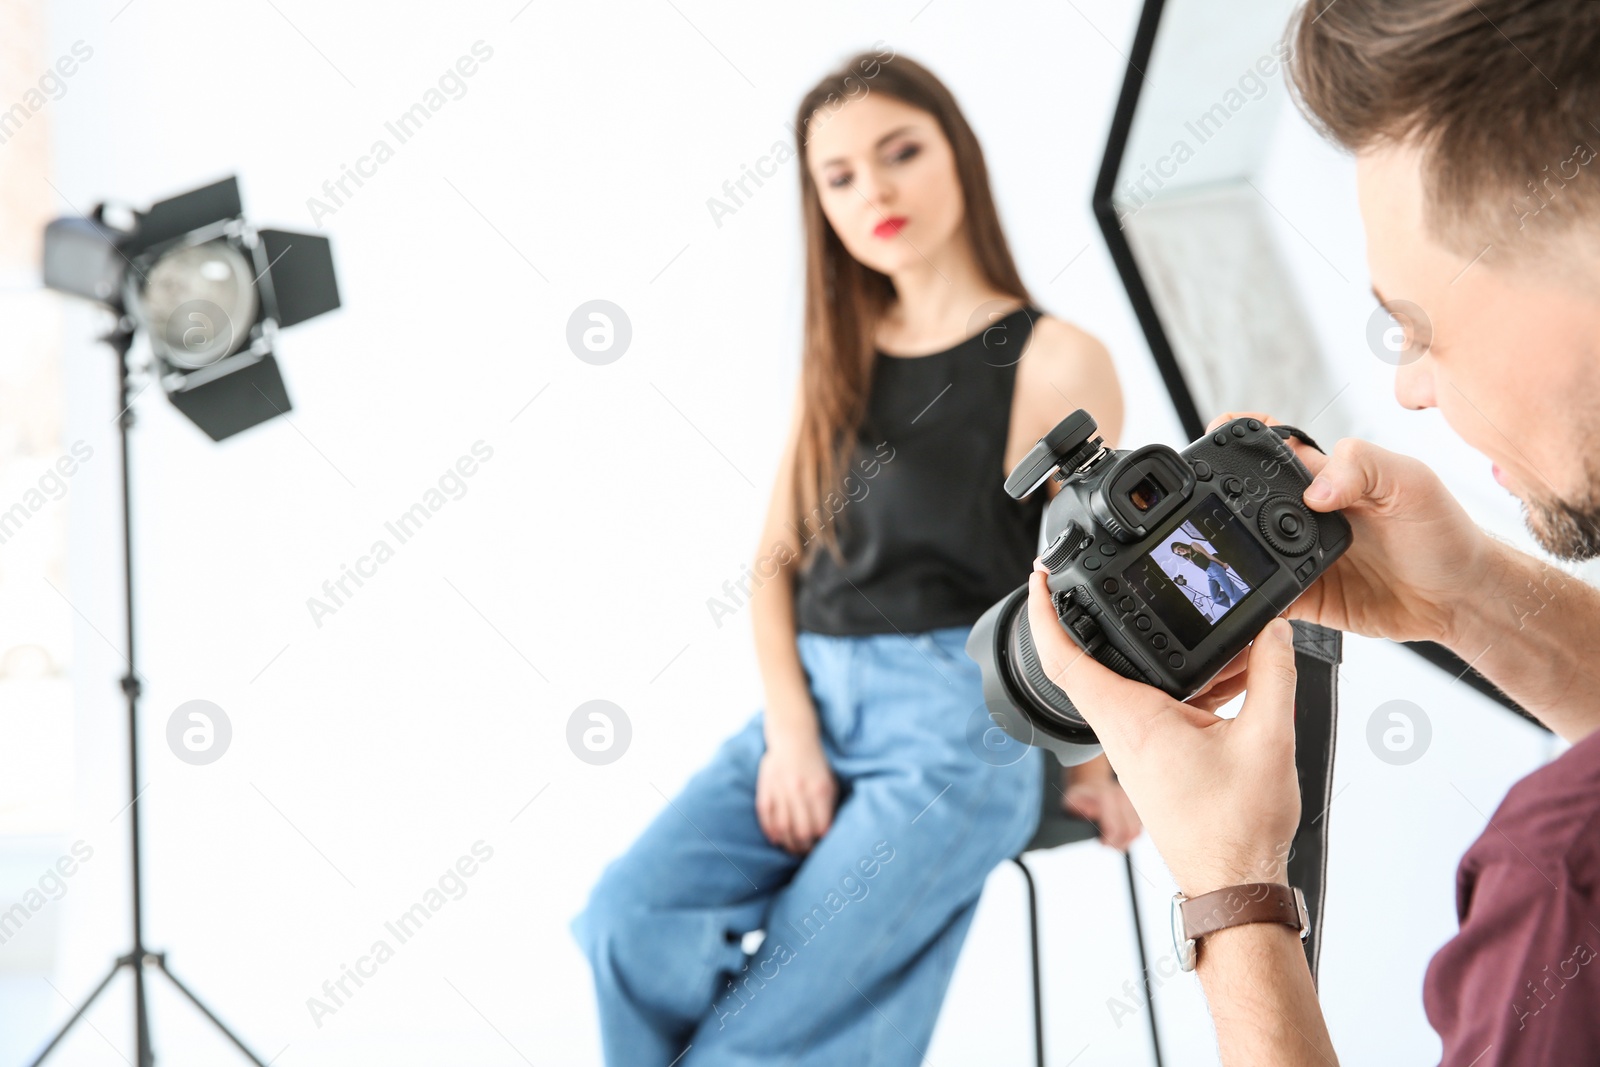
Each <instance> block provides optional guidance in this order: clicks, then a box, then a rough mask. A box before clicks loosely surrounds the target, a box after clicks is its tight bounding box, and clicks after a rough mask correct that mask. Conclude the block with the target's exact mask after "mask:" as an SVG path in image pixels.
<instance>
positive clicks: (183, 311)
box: [31, 178, 339, 1067]
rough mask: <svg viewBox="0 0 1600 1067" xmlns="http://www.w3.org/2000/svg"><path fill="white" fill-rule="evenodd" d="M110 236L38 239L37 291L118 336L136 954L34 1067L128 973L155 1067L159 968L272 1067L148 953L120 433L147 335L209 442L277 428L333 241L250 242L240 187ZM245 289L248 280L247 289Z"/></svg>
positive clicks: (273, 238) (322, 296)
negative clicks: (286, 372) (277, 346)
mask: <svg viewBox="0 0 1600 1067" xmlns="http://www.w3.org/2000/svg"><path fill="white" fill-rule="evenodd" d="M122 214H123V215H124V216H125V217H124V218H123V219H122V220H121V224H120V225H113V224H112V220H111V217H110V216H109V215H108V213H107V212H106V205H104V204H102V205H100V207H98V208H96V209H95V212H94V214H93V215H92V216H90V217H86V218H64V219H57V220H55V221H54V222H52V223H50V224H49V226H47V227H46V229H45V239H44V270H43V273H44V282H45V285H46V286H47V287H49V288H51V289H56V290H58V291H61V292H65V293H70V294H73V295H75V296H81V297H85V298H87V299H89V300H93V301H95V302H96V303H99V304H101V305H103V306H106V307H108V308H110V309H111V310H112V311H113V312H114V313H115V315H116V325H115V326H114V327H113V328H112V330H111V332H110V333H108V334H106V335H105V336H104V337H102V338H101V340H102V341H104V342H105V343H106V344H107V345H108V346H109V347H110V348H111V351H112V354H113V355H114V356H115V357H116V366H117V381H118V391H117V397H118V411H119V414H118V415H117V433H118V438H119V443H120V446H121V449H122V567H123V604H124V607H125V609H126V614H125V620H124V621H125V624H126V626H127V640H128V653H127V666H128V673H127V674H125V675H123V677H122V681H121V685H122V693H123V696H124V697H125V698H126V700H127V705H128V796H129V800H128V812H129V813H128V820H129V823H128V825H129V835H130V836H129V841H130V844H131V846H132V849H131V852H132V857H131V858H132V862H131V865H130V867H131V870H130V873H131V879H132V888H133V947H132V948H131V949H130V950H129V951H128V952H127V953H126V954H124V955H122V956H118V957H117V959H116V961H115V962H114V963H113V964H112V966H111V970H110V972H109V973H108V974H107V975H106V976H105V977H104V978H103V979H101V980H100V984H99V985H97V986H95V987H94V991H93V992H91V993H90V994H89V996H88V998H87V999H86V1000H84V1002H83V1003H82V1004H81V1005H79V1006H78V1008H77V1009H76V1010H75V1011H74V1012H73V1013H72V1015H71V1017H70V1018H68V1019H67V1021H66V1022H65V1023H63V1024H62V1025H61V1028H60V1029H59V1030H57V1031H56V1032H55V1035H54V1036H52V1037H51V1038H50V1042H49V1044H47V1045H45V1047H44V1048H43V1049H42V1050H41V1051H40V1053H39V1054H38V1056H36V1057H35V1058H34V1059H33V1061H32V1065H31V1067H38V1065H39V1064H41V1063H43V1062H44V1061H45V1060H46V1059H47V1058H48V1057H49V1055H50V1053H51V1052H53V1051H54V1050H55V1048H56V1046H57V1045H59V1044H60V1043H61V1040H62V1039H63V1038H64V1037H66V1036H67V1033H68V1032H69V1031H70V1030H71V1029H72V1027H73V1026H74V1025H75V1024H76V1023H77V1021H78V1020H79V1019H81V1018H83V1016H84V1013H86V1012H87V1011H88V1010H89V1006H90V1005H91V1004H93V1003H94V1002H95V1000H96V999H98V998H99V996H100V994H101V993H103V992H105V989H106V987H107V986H108V985H110V984H111V980H112V979H113V978H115V977H116V976H117V974H118V972H120V971H121V970H122V969H123V968H124V967H126V968H128V969H129V970H131V971H132V972H133V999H134V1026H135V1044H136V1046H137V1059H136V1062H135V1064H134V1067H154V1064H155V1054H154V1052H153V1051H152V1050H151V1047H150V1016H149V1007H148V1004H147V1000H146V997H145V972H146V969H147V968H152V967H153V968H155V969H156V970H157V971H159V972H160V973H161V974H163V975H165V976H166V978H167V980H168V981H170V982H171V983H172V984H173V985H174V986H176V987H177V989H178V992H180V993H182V994H183V995H184V996H185V997H187V998H188V999H189V1002H190V1003H191V1004H193V1005H194V1006H195V1007H196V1008H198V1009H199V1010H200V1014H202V1015H204V1016H205V1017H206V1019H208V1020H209V1021H210V1022H211V1024H212V1025H213V1026H215V1027H216V1028H217V1029H218V1030H220V1031H222V1034H223V1036H225V1037H227V1039H228V1040H229V1041H231V1042H233V1044H234V1046H235V1047H236V1048H238V1050H239V1051H240V1052H242V1053H244V1055H245V1057H246V1058H247V1059H248V1060H249V1061H250V1062H251V1063H253V1064H255V1065H256V1067H267V1065H266V1064H265V1063H264V1062H263V1061H262V1059H261V1058H260V1057H259V1056H257V1055H256V1054H255V1053H254V1052H252V1051H251V1050H250V1048H249V1046H247V1045H246V1044H245V1043H244V1042H243V1041H242V1040H240V1038H239V1036H238V1035H237V1034H235V1033H234V1032H233V1031H232V1030H230V1029H229V1028H228V1026H227V1024H225V1023H224V1022H223V1021H222V1020H221V1019H219V1018H217V1016H216V1014H215V1013H214V1012H213V1011H212V1010H211V1009H210V1008H208V1007H207V1006H206V1005H205V1003H204V1002H203V1001H202V1000H201V999H200V998H199V997H197V996H196V995H195V994H194V991H193V990H191V989H190V988H189V987H188V986H186V985H184V984H183V982H181V981H180V980H179V979H178V976H177V975H175V974H173V973H172V972H171V971H170V970H168V969H167V958H166V954H165V953H162V952H155V951H152V950H151V949H149V948H147V947H146V946H145V943H144V898H143V893H142V883H141V874H142V872H141V863H140V859H141V842H140V838H139V797H140V794H141V792H142V790H141V789H140V787H139V696H140V692H141V688H142V683H141V682H140V679H139V672H138V670H137V669H136V668H135V666H134V664H135V659H134V651H135V648H136V644H135V641H134V610H133V507H132V497H131V481H132V479H131V478H130V464H129V457H128V438H129V433H128V431H129V430H130V429H131V428H132V426H133V423H134V413H133V401H134V394H133V390H132V389H131V387H130V379H131V378H132V375H133V368H132V367H131V366H130V364H129V360H128V353H129V351H130V349H131V348H132V346H133V340H134V336H135V335H136V334H137V333H138V332H140V331H141V330H142V331H143V332H144V333H145V334H146V336H147V338H148V339H149V341H150V345H151V355H152V361H151V366H150V368H149V373H150V374H151V375H152V376H153V377H154V380H156V381H158V382H159V383H160V384H161V386H162V389H163V391H165V392H166V393H167V397H168V399H169V400H171V401H172V404H173V406H174V407H176V408H177V409H178V410H179V411H181V412H182V413H183V414H184V415H185V416H186V417H188V418H189V420H190V421H192V422H193V423H194V424H195V425H196V426H198V427H199V428H200V429H201V430H203V431H204V432H205V433H206V435H207V436H208V437H210V438H211V439H212V440H213V441H220V440H223V439H225V438H228V437H231V436H233V435H234V434H237V433H240V432H242V431H244V430H246V429H249V428H250V427H252V426H255V425H258V424H260V423H262V422H265V421H267V420H269V419H272V418H275V417H276V416H279V415H282V414H284V413H285V412H286V411H288V410H289V408H290V403H289V397H288V393H287V392H286V391H285V389H284V384H283V378H282V376H281V375H280V373H279V371H278V365H277V361H276V359H275V358H274V356H273V352H272V348H273V341H274V339H275V338H276V336H277V333H278V331H279V330H280V329H281V328H283V327H288V326H293V325H295V324H296V323H299V322H303V321H305V320H306V319H309V318H313V317H315V316H318V315H321V314H324V313H326V312H328V311H332V310H333V309H335V308H337V307H338V306H339V292H338V286H337V284H336V282H335V279H334V272H333V258H332V253H331V252H330V250H329V244H328V239H327V238H325V237H322V236H320V235H317V234H305V233H291V232H288V231H284V230H256V229H254V228H252V227H250V226H249V225H248V224H247V223H246V222H245V220H244V215H243V208H242V206H241V204H240V200H239V188H238V183H237V181H235V179H233V178H225V179H223V180H222V181H219V182H214V183H213V184H211V185H208V186H205V187H203V188H200V189H195V190H192V191H191V192H188V193H184V194H182V195H180V196H176V197H172V198H170V199H168V200H163V201H160V202H158V203H156V204H153V205H152V206H151V207H150V209H149V210H148V211H144V212H137V211H127V212H123V213H122ZM252 275H254V276H253V277H252Z"/></svg>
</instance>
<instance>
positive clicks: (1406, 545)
mask: <svg viewBox="0 0 1600 1067" xmlns="http://www.w3.org/2000/svg"><path fill="white" fill-rule="evenodd" d="M1245 414H1246V413H1244V412H1237V413H1230V414H1227V415H1223V416H1221V417H1220V418H1218V419H1216V420H1214V421H1213V422H1212V424H1211V425H1212V426H1220V425H1222V424H1223V423H1226V422H1228V421H1230V420H1232V419H1236V418H1242V417H1244V416H1245ZM1251 417H1254V418H1258V419H1260V420H1261V421H1262V422H1265V423H1266V424H1267V425H1269V426H1273V425H1277V424H1278V420H1276V419H1273V418H1271V417H1269V416H1267V415H1262V414H1254V413H1252V414H1251ZM1289 445H1290V447H1292V448H1293V449H1294V453H1295V455H1296V456H1298V457H1299V459H1300V461H1301V462H1302V463H1304V464H1305V465H1306V469H1308V470H1309V471H1311V473H1312V474H1313V475H1316V477H1315V479H1314V480H1313V481H1312V483H1311V485H1310V487H1309V488H1307V489H1306V492H1305V496H1304V500H1305V504H1306V506H1307V507H1308V508H1310V509H1311V510H1312V511H1322V512H1327V511H1335V510H1342V511H1343V512H1344V517H1345V518H1346V519H1348V520H1349V522H1350V528H1351V531H1352V533H1353V539H1352V543H1351V546H1350V549H1349V551H1347V552H1346V553H1345V554H1344V555H1343V556H1342V557H1340V558H1339V560H1338V561H1337V562H1336V563H1334V565H1333V566H1332V567H1331V568H1329V570H1328V572H1327V573H1326V574H1324V575H1323V576H1322V578H1321V579H1320V580H1319V581H1317V582H1316V583H1315V584H1314V585H1312V587H1311V588H1310V589H1308V590H1307V591H1306V593H1305V595H1304V596H1302V597H1301V598H1300V599H1299V600H1297V601H1295V602H1294V604H1293V605H1292V606H1291V607H1290V608H1289V616H1290V618H1295V619H1306V620H1308V621H1311V622H1316V623H1320V624H1321V625H1323V626H1331V627H1333V628H1334V629H1336V630H1348V631H1350V632H1352V633H1358V634H1363V635H1365V636H1367V637H1387V638H1389V639H1391V640H1394V641H1438V642H1440V643H1442V644H1449V643H1450V642H1451V640H1452V638H1453V637H1454V636H1455V634H1456V629H1457V625H1458V618H1457V616H1458V614H1459V611H1460V609H1461V607H1462V604H1463V601H1464V600H1465V599H1466V593H1467V590H1468V589H1469V588H1471V587H1472V586H1473V585H1475V584H1476V582H1477V578H1476V577H1474V576H1476V575H1481V574H1482V573H1483V571H1484V569H1485V568H1486V567H1487V565H1488V561H1489V559H1490V557H1491V556H1492V555H1493V554H1494V548H1495V543H1494V542H1493V541H1492V540H1491V539H1490V538H1489V536H1488V535H1487V534H1485V533H1484V532H1483V531H1482V530H1481V529H1479V528H1478V526H1477V524H1476V523H1474V522H1473V521H1472V518H1471V516H1469V515H1468V514H1467V512H1466V509H1464V508H1463V507H1462V506H1461V505H1460V503H1458V502H1457V501H1456V498H1455V497H1453V496H1451V495H1450V491H1449V490H1448V489H1446V488H1445V486H1444V483H1443V482H1442V481H1440V480H1439V476H1438V475H1437V474H1435V473H1434V472H1433V471H1432V470H1431V469H1430V468H1429V467H1428V466H1427V465H1426V464H1425V463H1423V462H1422V461H1421V460H1417V459H1413V458H1412V457H1410V456H1402V455H1400V454H1399V453H1396V452H1390V451H1388V450H1387V449H1383V448H1379V447H1378V446H1377V445H1374V444H1371V443H1370V442H1367V441H1361V440H1358V439H1356V438H1345V439H1344V440H1341V441H1340V442H1339V443H1338V444H1337V445H1335V446H1334V448H1333V451H1332V452H1331V453H1330V454H1328V455H1324V454H1322V453H1321V452H1318V451H1317V450H1316V449H1314V448H1311V447H1310V446H1309V445H1306V444H1304V443H1303V442H1301V441H1299V440H1296V439H1294V438H1291V439H1290V440H1289Z"/></svg>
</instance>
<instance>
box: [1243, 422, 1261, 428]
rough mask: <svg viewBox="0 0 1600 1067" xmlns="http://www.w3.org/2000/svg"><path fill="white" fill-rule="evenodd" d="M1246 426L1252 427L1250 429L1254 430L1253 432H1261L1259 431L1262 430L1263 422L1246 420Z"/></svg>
mask: <svg viewBox="0 0 1600 1067" xmlns="http://www.w3.org/2000/svg"><path fill="white" fill-rule="evenodd" d="M1245 425H1246V426H1248V427H1250V429H1252V430H1259V429H1261V420H1260V419H1246V420H1245Z"/></svg>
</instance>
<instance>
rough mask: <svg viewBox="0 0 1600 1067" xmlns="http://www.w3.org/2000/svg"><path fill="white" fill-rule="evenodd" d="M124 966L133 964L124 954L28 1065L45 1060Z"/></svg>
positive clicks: (37, 1064)
mask: <svg viewBox="0 0 1600 1067" xmlns="http://www.w3.org/2000/svg"><path fill="white" fill-rule="evenodd" d="M125 966H127V967H133V966H134V964H133V957H132V956H124V957H122V958H121V959H120V960H118V961H117V962H116V963H113V964H112V965H111V970H110V972H109V973H107V974H106V976H105V977H104V978H102V979H100V984H99V985H97V986H95V987H94V992H93V993H90V994H89V996H88V997H87V998H86V999H85V1000H84V1002H83V1003H82V1004H80V1005H79V1006H78V1010H77V1011H75V1012H73V1013H72V1018H70V1019H68V1020H67V1021H66V1022H64V1023H62V1024H61V1029H59V1030H57V1031H56V1033H55V1036H54V1037H52V1038H51V1039H50V1043H49V1044H48V1045H46V1046H45V1047H44V1049H43V1050H42V1051H40V1053H39V1054H38V1055H37V1056H35V1057H34V1058H33V1062H31V1063H29V1064H28V1067H39V1064H41V1063H43V1062H44V1061H45V1057H47V1056H49V1055H50V1050H51V1049H53V1048H55V1047H56V1046H57V1045H59V1044H61V1039H62V1038H64V1037H66V1036H67V1031H68V1030H71V1029H72V1024H73V1023H76V1022H77V1021H78V1020H79V1019H81V1018H83V1013H84V1012H86V1011H88V1010H89V1005H91V1004H93V1003H94V1002H95V998H96V997H98V996H99V995H100V994H101V993H104V992H105V989H106V986H108V985H110V984H111V979H113V978H115V977H116V976H117V972H118V971H120V970H122V968H123V967H125ZM134 970H135V973H137V971H138V968H137V967H134Z"/></svg>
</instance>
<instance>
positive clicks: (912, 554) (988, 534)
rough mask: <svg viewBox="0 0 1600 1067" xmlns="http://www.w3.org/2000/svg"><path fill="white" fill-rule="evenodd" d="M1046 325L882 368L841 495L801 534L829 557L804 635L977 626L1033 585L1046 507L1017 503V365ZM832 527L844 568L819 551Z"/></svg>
mask: <svg viewBox="0 0 1600 1067" xmlns="http://www.w3.org/2000/svg"><path fill="white" fill-rule="evenodd" d="M1039 314H1040V313H1039V311H1038V310H1037V309H1035V308H1032V307H1022V308H1018V309H1017V310H1016V311H1014V312H1012V313H1011V314H1010V315H1007V316H1005V317H1004V318H1003V319H1000V320H999V321H998V322H996V323H995V324H994V325H993V326H990V327H989V328H988V329H986V330H985V331H984V332H983V333H981V334H978V335H977V336H974V337H969V338H967V339H966V340H965V341H962V342H961V343H960V344H958V345H956V346H955V347H954V348H949V349H946V350H945V351H943V352H935V353H933V354H931V355H926V356H914V357H904V356H890V355H887V354H885V353H883V352H881V351H880V352H878V353H877V354H876V357H875V359H876V362H875V364H874V367H873V375H872V387H871V392H870V395H869V397H868V402H867V413H866V416H865V417H864V419H863V420H862V424H861V427H860V433H859V437H858V440H857V443H856V446H855V451H854V453H853V454H852V455H851V457H850V462H849V465H848V466H847V467H846V468H845V469H844V473H843V481H842V487H841V488H842V492H839V493H838V495H837V496H834V497H833V498H832V501H831V505H830V504H829V503H828V498H826V497H825V499H824V504H823V505H822V506H821V508H820V509H819V511H818V512H817V513H815V514H814V515H813V516H812V518H811V521H809V522H805V521H802V522H801V523H799V524H797V526H798V531H797V532H798V533H799V535H800V536H801V537H802V538H806V539H807V540H817V541H819V543H818V544H817V545H816V546H815V548H814V550H813V556H812V558H811V560H810V561H809V562H808V563H807V565H806V568H805V569H804V570H803V571H801V572H800V573H799V574H798V575H797V577H796V589H795V622H796V626H797V628H798V629H800V630H811V631H814V632H817V633H825V634H845V635H853V634H875V633H894V632H897V631H898V632H901V633H917V632H920V631H924V630H937V629H940V628H943V627H948V626H970V625H972V624H973V623H975V622H977V621H978V617H979V616H980V615H982V614H983V613H984V612H985V611H987V610H988V609H989V607H990V606H991V605H993V604H994V603H995V601H997V600H999V599H1000V598H1001V597H1003V596H1005V595H1006V594H1007V593H1009V592H1011V591H1012V590H1013V589H1015V588H1017V586H1019V585H1022V584H1023V583H1024V582H1026V581H1027V580H1028V572H1029V571H1030V570H1031V569H1032V567H1033V558H1034V557H1035V556H1036V555H1038V539H1039V524H1040V520H1041V518H1042V517H1043V515H1044V507H1045V503H1046V502H1047V500H1048V495H1047V494H1046V493H1045V491H1044V490H1043V488H1040V489H1038V490H1036V491H1035V492H1034V493H1033V495H1032V496H1030V497H1028V499H1027V500H1024V501H1016V500H1012V499H1011V497H1009V496H1007V495H1006V491H1005V488H1004V480H1005V476H1006V473H1007V472H1006V470H1005V466H1004V463H1005V447H1006V438H1007V436H1008V433H1009V430H1010V426H1011V398H1012V393H1013V390H1014V387H1015V384H1016V377H1017V363H1018V362H1019V360H1020V359H1021V355H1022V351H1023V348H1024V347H1025V346H1026V344H1027V342H1028V338H1029V336H1030V335H1031V333H1032V330H1033V323H1034V320H1035V319H1037V318H1038V316H1039ZM830 507H831V508H834V509H837V514H836V515H834V516H833V518H832V520H831V521H832V522H833V523H834V524H835V525H836V528H837V532H838V535H839V548H840V550H841V552H842V554H843V556H844V561H845V562H844V566H843V567H841V566H839V565H838V564H837V563H835V561H834V559H833V556H832V555H831V554H830V553H829V551H828V549H827V546H826V545H823V544H821V543H820V526H821V524H822V522H823V520H824V519H825V518H826V516H827V515H828V514H829V511H830Z"/></svg>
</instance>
